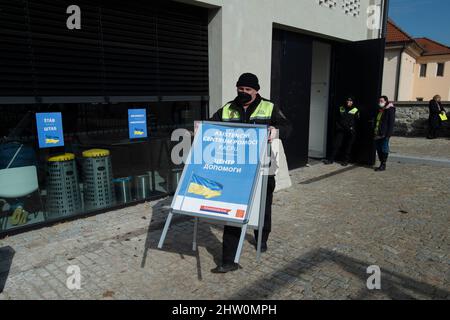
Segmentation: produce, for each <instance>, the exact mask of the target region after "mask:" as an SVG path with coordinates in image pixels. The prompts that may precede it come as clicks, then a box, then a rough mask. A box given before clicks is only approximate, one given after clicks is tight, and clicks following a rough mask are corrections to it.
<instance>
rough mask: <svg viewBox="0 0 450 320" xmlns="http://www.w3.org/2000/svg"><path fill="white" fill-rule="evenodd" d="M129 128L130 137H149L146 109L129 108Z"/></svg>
mask: <svg viewBox="0 0 450 320" xmlns="http://www.w3.org/2000/svg"><path fill="white" fill-rule="evenodd" d="M128 129H129V130H128V131H129V137H130V139H140V138H147V110H146V109H128Z"/></svg>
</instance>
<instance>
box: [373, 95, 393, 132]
mask: <svg viewBox="0 0 450 320" xmlns="http://www.w3.org/2000/svg"><path fill="white" fill-rule="evenodd" d="M378 112H381V111H378ZM375 125H376V119H375ZM394 126H395V107H394V105H393V104H392V103H390V104H389V105H388V107H387V108H386V109H384V111H383V114H382V116H381V122H380V126H379V127H378V131H377V132H375V136H378V137H382V138H389V137H391V136H392V134H393V133H394Z"/></svg>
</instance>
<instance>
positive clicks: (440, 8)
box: [389, 0, 450, 46]
mask: <svg viewBox="0 0 450 320" xmlns="http://www.w3.org/2000/svg"><path fill="white" fill-rule="evenodd" d="M389 2H390V3H389V17H390V18H391V19H392V20H393V21H394V22H395V23H396V24H397V25H398V26H399V27H400V28H402V30H404V31H405V32H406V33H408V34H409V35H410V36H412V37H415V38H418V37H427V38H430V39H433V40H436V41H438V42H440V43H442V44H445V45H447V46H450V1H449V0H389Z"/></svg>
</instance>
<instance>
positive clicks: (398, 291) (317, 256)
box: [230, 249, 450, 300]
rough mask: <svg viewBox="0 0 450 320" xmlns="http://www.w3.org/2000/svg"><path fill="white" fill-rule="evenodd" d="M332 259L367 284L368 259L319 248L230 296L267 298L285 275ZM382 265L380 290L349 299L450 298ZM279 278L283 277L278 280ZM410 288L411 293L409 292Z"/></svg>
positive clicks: (282, 284)
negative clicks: (380, 296)
mask: <svg viewBox="0 0 450 320" xmlns="http://www.w3.org/2000/svg"><path fill="white" fill-rule="evenodd" d="M330 262H333V263H335V264H338V265H339V266H341V268H342V269H343V270H345V271H346V272H348V273H351V274H353V275H355V276H356V277H358V278H359V279H360V280H361V283H362V284H363V285H365V284H366V281H367V279H368V277H369V276H370V275H371V274H368V273H366V270H367V267H368V266H369V265H370V264H369V263H367V262H364V261H361V260H357V259H354V258H351V257H348V256H346V255H343V254H339V253H336V252H334V251H330V250H325V249H318V250H314V251H311V252H309V253H307V254H305V255H302V256H300V257H298V258H297V259H295V260H294V261H292V262H290V263H288V264H287V265H286V266H285V267H283V268H281V269H278V270H277V271H275V272H273V273H272V274H270V275H268V276H266V277H263V278H261V279H259V280H257V281H255V282H253V283H251V284H250V285H249V286H247V287H245V288H243V289H241V290H239V291H238V292H236V293H235V294H234V295H233V296H231V297H230V299H231V300H242V299H256V300H257V299H270V297H271V295H273V294H274V293H275V292H277V291H278V290H280V289H282V288H283V287H285V286H287V285H289V281H286V280H284V279H286V275H288V278H295V279H297V278H298V277H301V275H302V274H304V273H306V272H307V271H308V270H309V269H312V268H314V267H317V266H319V265H321V264H323V263H328V264H329V263H330ZM380 268H381V290H369V289H365V288H364V289H362V290H360V292H359V293H358V294H357V295H356V296H350V297H348V298H350V299H356V300H361V299H370V298H371V295H373V294H375V293H376V292H381V293H383V294H385V295H387V296H388V297H389V298H391V299H400V300H413V299H415V298H414V297H413V296H412V295H411V293H415V294H419V295H421V296H423V297H425V298H428V299H449V298H450V292H448V291H446V290H444V289H441V288H438V287H435V286H432V285H429V284H427V283H423V282H419V281H417V280H414V279H412V278H410V277H407V276H405V275H402V274H399V273H396V272H393V271H389V270H386V269H383V268H382V266H380ZM280 279H281V280H282V281H280ZM305 281H306V280H305ZM268 283H272V284H274V285H273V287H272V289H271V293H270V295H267V294H266V293H264V291H265V290H261V288H262V287H264V286H265V284H268ZM408 292H410V293H408Z"/></svg>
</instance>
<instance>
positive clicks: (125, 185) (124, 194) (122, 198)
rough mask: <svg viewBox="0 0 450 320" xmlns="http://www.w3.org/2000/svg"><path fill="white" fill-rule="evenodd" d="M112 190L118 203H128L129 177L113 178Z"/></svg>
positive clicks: (129, 194)
mask: <svg viewBox="0 0 450 320" xmlns="http://www.w3.org/2000/svg"><path fill="white" fill-rule="evenodd" d="M114 191H115V194H116V200H117V202H118V203H128V202H130V201H132V200H133V199H132V198H131V177H124V178H117V179H114Z"/></svg>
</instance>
